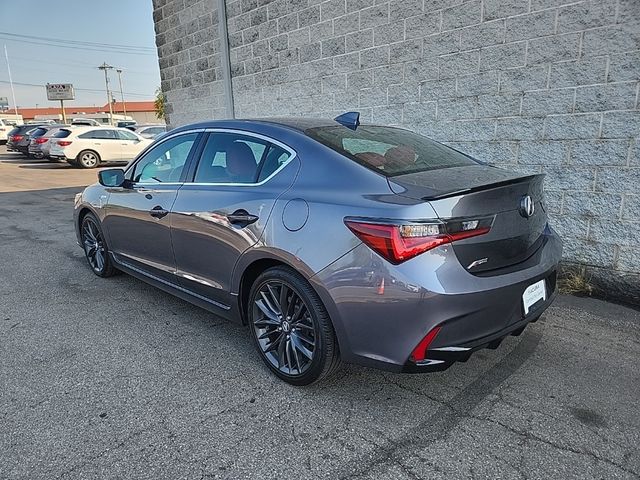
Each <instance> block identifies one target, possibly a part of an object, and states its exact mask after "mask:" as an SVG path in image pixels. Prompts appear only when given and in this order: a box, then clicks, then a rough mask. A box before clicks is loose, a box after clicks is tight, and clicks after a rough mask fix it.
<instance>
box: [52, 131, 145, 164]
mask: <svg viewBox="0 0 640 480" xmlns="http://www.w3.org/2000/svg"><path fill="white" fill-rule="evenodd" d="M55 137H58V138H55V141H54V142H52V144H51V148H50V150H49V157H50V158H52V159H63V160H66V161H67V162H68V163H70V164H71V165H74V166H79V167H82V168H94V167H97V166H98V165H100V164H101V163H104V162H128V161H130V160H132V159H133V158H135V157H136V156H137V155H138V153H140V152H141V151H142V150H144V149H145V148H146V147H147V145H149V144H150V143H151V142H152V140H150V139H147V138H144V137H141V136H140V135H138V134H136V133H134V132H132V131H130V130H127V129H126V128H117V127H80V126H77V127H73V129H65V128H62V129H60V131H59V132H58V133H57V134H56V135H55Z"/></svg>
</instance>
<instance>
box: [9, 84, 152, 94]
mask: <svg viewBox="0 0 640 480" xmlns="http://www.w3.org/2000/svg"><path fill="white" fill-rule="evenodd" d="M0 83H9V82H8V81H7V80H0ZM13 84H14V85H20V86H22V87H38V88H45V85H38V84H37V83H21V82H13ZM74 90H78V91H80V92H96V93H104V90H101V89H97V88H76V87H74ZM124 93H125V94H127V95H131V96H133V97H145V98H153V94H146V93H131V92H124Z"/></svg>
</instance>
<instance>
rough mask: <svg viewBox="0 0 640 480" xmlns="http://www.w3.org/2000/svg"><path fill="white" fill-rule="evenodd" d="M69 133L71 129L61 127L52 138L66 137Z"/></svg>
mask: <svg viewBox="0 0 640 480" xmlns="http://www.w3.org/2000/svg"><path fill="white" fill-rule="evenodd" d="M69 135H71V130H67V129H64V128H63V129H62V130H58V131H57V132H56V134H55V135H54V136H53V138H67V137H68V136H69Z"/></svg>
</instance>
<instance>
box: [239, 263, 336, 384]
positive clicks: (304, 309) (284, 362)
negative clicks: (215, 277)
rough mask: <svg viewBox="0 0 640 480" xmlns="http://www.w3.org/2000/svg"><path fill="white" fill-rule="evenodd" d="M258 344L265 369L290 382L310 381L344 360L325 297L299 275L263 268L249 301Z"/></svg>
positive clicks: (253, 330)
mask: <svg viewBox="0 0 640 480" xmlns="http://www.w3.org/2000/svg"><path fill="white" fill-rule="evenodd" d="M246 311H247V315H248V320H249V328H250V330H251V336H252V338H253V340H254V344H255V345H256V348H257V349H258V352H260V356H261V357H262V360H263V361H264V362H265V364H266V365H267V367H269V369H270V370H271V371H272V372H273V373H275V374H276V375H277V376H278V377H279V378H281V379H282V380H284V381H285V382H287V383H290V384H292V385H309V384H311V383H314V382H317V381H319V380H322V379H323V378H325V377H327V376H328V375H330V374H331V373H332V372H334V371H335V370H336V369H337V367H338V366H339V364H340V354H339V351H338V342H337V341H336V337H335V333H334V331H333V326H332V325H331V320H330V318H329V315H328V314H327V311H326V309H325V308H324V305H323V304H322V301H321V300H320V298H319V297H318V295H317V294H316V292H315V291H314V290H313V288H312V287H311V285H309V283H308V282H307V281H306V280H305V279H304V278H302V277H301V276H300V275H299V274H298V273H296V272H294V271H293V270H291V269H289V268H285V267H274V268H270V269H268V270H266V271H264V272H263V273H262V274H261V275H260V276H259V277H258V278H257V279H256V281H255V282H254V284H253V286H252V288H251V292H250V294H249V303H248V305H247V309H246Z"/></svg>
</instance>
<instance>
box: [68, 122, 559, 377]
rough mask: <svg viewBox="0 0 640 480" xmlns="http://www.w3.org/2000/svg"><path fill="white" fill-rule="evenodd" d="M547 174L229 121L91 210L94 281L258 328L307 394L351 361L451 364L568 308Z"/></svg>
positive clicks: (395, 142) (348, 127) (146, 160)
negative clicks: (158, 292) (127, 278)
mask: <svg viewBox="0 0 640 480" xmlns="http://www.w3.org/2000/svg"><path fill="white" fill-rule="evenodd" d="M545 209H546V206H545V203H544V199H543V176H542V175H522V174H518V173H513V172H509V171H506V170H502V169H500V168H496V167H494V166H489V165H487V164H485V163H483V162H481V161H479V160H476V159H474V158H472V157H470V156H468V155H465V154H464V153H461V152H459V151H457V150H454V149H452V148H450V147H448V146H445V145H443V144H441V143H438V142H435V141H433V140H431V139H429V138H426V137H424V136H421V135H418V134H416V133H413V132H411V131H409V130H404V129H401V128H394V127H387V126H380V125H366V124H360V121H359V115H358V114H357V113H356V112H349V113H346V114H343V115H340V116H339V117H336V119H334V120H322V119H308V118H274V119H259V120H220V121H209V122H203V123H197V124H192V125H186V126H183V127H180V128H176V129H174V130H171V131H170V132H168V133H167V134H165V135H163V136H161V137H160V138H159V139H157V140H156V141H155V142H154V143H153V144H151V145H150V146H148V147H147V148H146V149H145V150H144V151H142V152H141V153H140V154H139V155H138V156H137V158H136V159H135V160H133V161H132V162H131V163H130V164H129V165H128V166H127V167H126V168H124V169H109V170H103V171H101V172H100V173H99V183H97V184H95V185H91V186H89V187H87V188H86V189H85V190H84V191H83V192H82V193H81V194H78V195H77V197H76V200H75V215H74V219H75V227H76V233H77V237H78V242H79V244H80V245H81V246H82V248H83V249H84V252H85V254H86V258H87V261H88V264H89V266H90V268H91V269H92V270H93V272H94V273H95V274H97V275H99V276H101V277H108V276H111V275H113V274H114V273H115V272H116V271H124V272H127V273H129V274H131V275H133V276H135V277H138V278H140V279H142V280H144V281H146V282H149V283H151V284H153V285H155V286H157V287H158V288H161V289H163V290H165V291H167V292H169V293H171V294H174V295H177V296H178V297H181V298H183V299H186V300H188V301H190V302H192V303H194V304H196V305H199V306H201V307H203V308H206V309H208V310H210V311H212V312H214V313H215V314H216V315H219V316H222V317H226V318H228V319H231V320H233V321H237V322H241V323H243V324H246V325H247V326H248V331H249V335H250V337H251V339H252V341H253V343H254V344H255V346H256V349H257V352H258V353H259V355H260V357H261V358H262V360H263V361H264V363H265V364H266V365H267V367H268V368H269V369H270V370H271V371H272V372H273V373H274V374H275V375H277V376H278V377H280V378H281V379H283V380H285V381H287V382H289V383H291V384H295V385H306V384H310V383H313V382H315V381H318V380H321V379H323V378H324V377H326V376H327V375H329V374H330V373H331V372H332V371H334V370H335V369H336V367H337V366H338V365H339V363H340V361H345V362H351V363H358V364H362V365H367V366H371V367H377V368H382V369H386V370H390V371H396V372H431V371H438V370H444V369H446V368H448V367H449V366H451V365H452V364H453V363H455V362H457V361H465V360H467V359H468V358H469V356H470V355H471V354H472V353H473V352H474V351H475V350H478V349H480V348H487V347H488V348H496V347H497V346H498V344H499V343H500V342H501V341H502V339H503V338H505V337H506V336H508V335H518V334H520V333H521V332H522V331H523V330H524V328H525V327H526V325H527V324H528V323H530V322H534V321H536V320H537V319H538V318H539V317H540V315H541V314H542V313H543V312H544V310H545V309H546V308H547V307H548V306H549V305H550V303H551V302H552V301H553V299H554V296H555V292H556V269H557V265H558V262H559V261H560V257H561V253H562V246H561V242H560V239H559V237H558V235H557V234H556V233H555V232H554V230H553V229H552V228H551V227H550V226H549V223H548V221H547V213H546V210H545Z"/></svg>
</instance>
